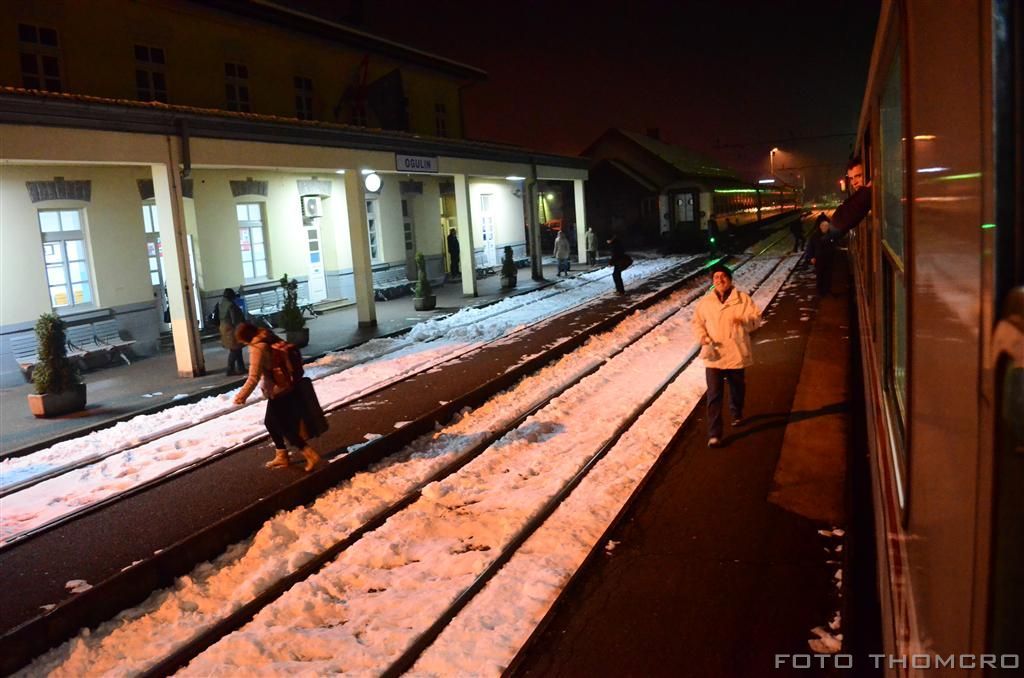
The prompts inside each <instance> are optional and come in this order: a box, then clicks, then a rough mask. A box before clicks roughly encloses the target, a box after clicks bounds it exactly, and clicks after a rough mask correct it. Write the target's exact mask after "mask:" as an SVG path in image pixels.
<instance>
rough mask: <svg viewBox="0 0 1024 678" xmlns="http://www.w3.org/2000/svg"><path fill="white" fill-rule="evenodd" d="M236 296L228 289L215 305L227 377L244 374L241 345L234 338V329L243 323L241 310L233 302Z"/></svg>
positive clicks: (243, 318)
mask: <svg viewBox="0 0 1024 678" xmlns="http://www.w3.org/2000/svg"><path fill="white" fill-rule="evenodd" d="M237 298H238V295H237V294H235V291H234V290H233V289H231V288H230V287H229V288H227V289H226V290H224V296H222V297H221V299H220V303H218V304H217V315H218V317H219V318H220V326H219V327H218V329H219V330H220V343H221V345H223V346H224V348H226V349H227V350H228V371H227V374H228V376H232V375H235V374H245V362H244V361H243V360H242V343H241V342H240V341H238V339H236V338H235V329H236V328H237V327H238V326H239V325H241V324H242V323H243V322H245V317H244V315H243V313H242V309H240V308H239V307H238V304H237V303H236V302H235V300H236V299H237Z"/></svg>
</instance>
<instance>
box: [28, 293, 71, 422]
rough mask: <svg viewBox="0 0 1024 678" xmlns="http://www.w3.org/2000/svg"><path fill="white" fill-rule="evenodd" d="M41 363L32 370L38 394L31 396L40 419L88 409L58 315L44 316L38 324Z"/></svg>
mask: <svg viewBox="0 0 1024 678" xmlns="http://www.w3.org/2000/svg"><path fill="white" fill-rule="evenodd" d="M36 340H37V341H38V342H39V349H38V353H39V362H38V363H37V364H36V366H35V368H33V370H32V383H33V384H34V385H35V389H36V392H35V393H34V394H29V396H28V406H29V409H30V410H31V411H32V414H34V415H35V416H37V417H52V416H56V415H59V414H66V413H68V412H75V411H77V410H81V409H83V408H84V407H85V384H83V383H82V381H81V378H80V377H79V374H78V370H76V369H75V366H74V365H72V364H71V361H70V360H69V359H68V351H67V346H68V344H67V338H66V337H65V335H64V321H63V320H61V319H60V317H59V316H57V315H56V314H55V313H44V314H43V315H41V316H39V320H38V321H37V322H36Z"/></svg>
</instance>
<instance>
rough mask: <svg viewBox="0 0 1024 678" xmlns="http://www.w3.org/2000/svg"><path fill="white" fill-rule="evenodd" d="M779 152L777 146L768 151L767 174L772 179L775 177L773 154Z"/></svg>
mask: <svg viewBox="0 0 1024 678" xmlns="http://www.w3.org/2000/svg"><path fill="white" fill-rule="evenodd" d="M778 152H779V149H778V148H773V149H772V150H770V151H769V152H768V168H769V169H768V175H769V176H771V178H772V179H774V178H775V154H776V153H778Z"/></svg>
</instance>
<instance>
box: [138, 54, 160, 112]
mask: <svg viewBox="0 0 1024 678" xmlns="http://www.w3.org/2000/svg"><path fill="white" fill-rule="evenodd" d="M135 94H136V96H137V97H138V98H139V101H162V102H164V103H165V104H166V103H167V61H166V59H165V58H164V50H163V49H162V48H160V47H147V46H146V45H135Z"/></svg>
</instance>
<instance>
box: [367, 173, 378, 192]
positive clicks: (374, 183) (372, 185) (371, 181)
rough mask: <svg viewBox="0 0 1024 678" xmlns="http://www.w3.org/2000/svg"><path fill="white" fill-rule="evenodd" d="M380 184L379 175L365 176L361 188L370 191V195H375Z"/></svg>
mask: <svg viewBox="0 0 1024 678" xmlns="http://www.w3.org/2000/svg"><path fill="white" fill-rule="evenodd" d="M380 184H381V180H380V175H379V174H377V173H373V174H367V175H366V176H365V177H363V186H366V190H368V191H370V192H371V193H376V192H377V191H379V190H380Z"/></svg>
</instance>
